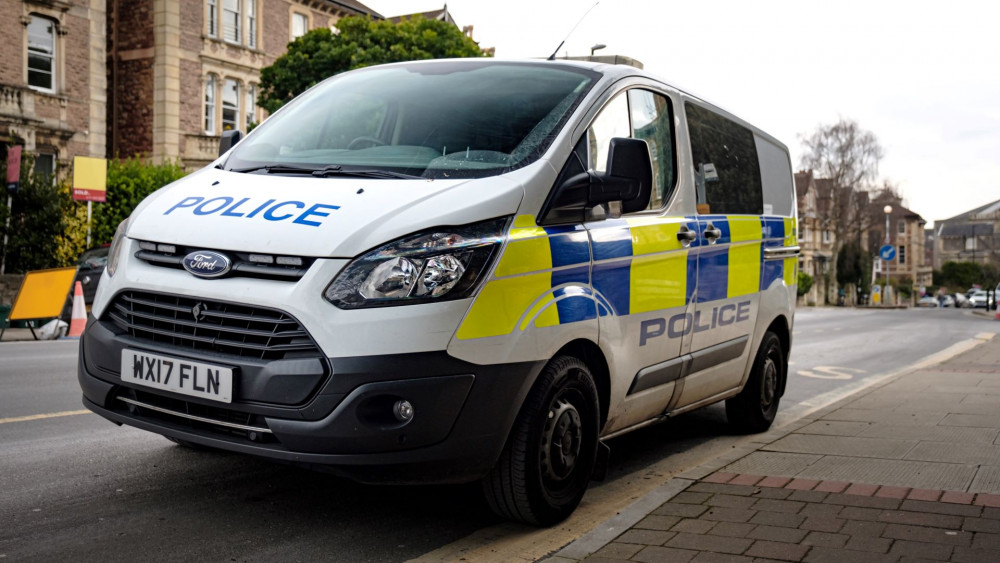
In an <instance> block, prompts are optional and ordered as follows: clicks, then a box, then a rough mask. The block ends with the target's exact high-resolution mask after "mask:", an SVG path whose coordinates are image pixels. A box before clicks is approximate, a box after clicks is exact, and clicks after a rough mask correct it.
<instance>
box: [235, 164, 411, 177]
mask: <svg viewBox="0 0 1000 563" xmlns="http://www.w3.org/2000/svg"><path fill="white" fill-rule="evenodd" d="M259 171H264V172H267V173H268V174H312V175H313V176H316V177H318V178H325V177H327V176H348V177H354V178H394V179H395V178H398V179H404V180H423V179H424V178H423V177H422V176H412V175H410V174H403V173H401V172H390V171H388V170H344V169H343V168H342V167H341V166H340V165H339V164H330V165H329V166H324V167H323V168H305V167H302V166H289V165H287V164H266V165H263V166H251V167H248V168H233V169H232V170H230V172H240V173H248V172H259Z"/></svg>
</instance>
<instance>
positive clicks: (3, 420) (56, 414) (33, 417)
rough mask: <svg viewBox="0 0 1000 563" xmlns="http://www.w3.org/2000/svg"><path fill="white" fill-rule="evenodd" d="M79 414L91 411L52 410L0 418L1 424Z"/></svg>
mask: <svg viewBox="0 0 1000 563" xmlns="http://www.w3.org/2000/svg"><path fill="white" fill-rule="evenodd" d="M78 414H90V411H88V410H86V409H83V410H78V411H62V412H50V413H45V414H32V415H28V416H15V417H13V418H0V424H7V423H8V422H27V421H29V420H42V419H43V418H59V417H63V416H76V415H78Z"/></svg>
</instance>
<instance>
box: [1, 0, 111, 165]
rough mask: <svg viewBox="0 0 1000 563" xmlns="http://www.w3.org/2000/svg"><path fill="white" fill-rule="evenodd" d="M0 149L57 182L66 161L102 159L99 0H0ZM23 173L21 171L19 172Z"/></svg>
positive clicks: (103, 12)
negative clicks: (13, 150)
mask: <svg viewBox="0 0 1000 563" xmlns="http://www.w3.org/2000/svg"><path fill="white" fill-rule="evenodd" d="M0 13H3V17H2V18H0V34H2V36H3V37H4V41H3V42H2V43H0V145H2V146H3V151H4V153H6V147H7V146H8V145H22V146H23V147H24V151H25V154H27V155H30V156H33V157H34V158H35V164H34V171H35V172H39V173H44V174H52V175H53V176H59V177H63V176H65V175H66V174H68V173H69V171H70V170H71V164H72V162H73V157H75V156H91V157H104V156H105V151H106V146H107V143H106V132H107V122H106V101H107V72H106V70H107V69H106V62H105V51H104V49H105V42H106V31H105V30H106V27H105V25H104V22H105V15H106V3H105V0H0ZM25 172H26V171H22V174H23V173H25Z"/></svg>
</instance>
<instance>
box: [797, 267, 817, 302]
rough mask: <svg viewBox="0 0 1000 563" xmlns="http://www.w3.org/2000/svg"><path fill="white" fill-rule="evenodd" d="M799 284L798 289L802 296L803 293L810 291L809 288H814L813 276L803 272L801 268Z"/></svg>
mask: <svg viewBox="0 0 1000 563" xmlns="http://www.w3.org/2000/svg"><path fill="white" fill-rule="evenodd" d="M797 284H798V289H797V290H796V291H797V292H798V294H799V297H802V296H803V295H805V294H807V293H809V290H810V289H812V286H813V277H812V276H810V275H809V274H807V273H805V272H803V271H802V270H799V277H798V281H797Z"/></svg>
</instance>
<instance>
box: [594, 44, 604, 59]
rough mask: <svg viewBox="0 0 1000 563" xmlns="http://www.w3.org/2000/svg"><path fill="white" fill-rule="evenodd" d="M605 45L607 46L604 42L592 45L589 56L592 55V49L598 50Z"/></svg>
mask: <svg viewBox="0 0 1000 563" xmlns="http://www.w3.org/2000/svg"><path fill="white" fill-rule="evenodd" d="M605 47H607V45H605V44H604V43H598V44H597V45H594V46H593V47H591V48H590V56H591V57H593V56H594V51H600V50H601V49H603V48H605Z"/></svg>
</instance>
